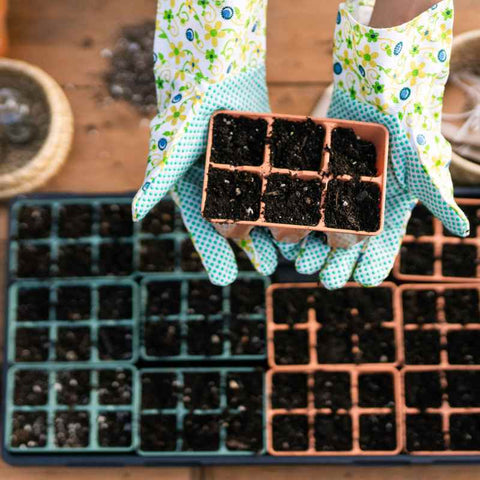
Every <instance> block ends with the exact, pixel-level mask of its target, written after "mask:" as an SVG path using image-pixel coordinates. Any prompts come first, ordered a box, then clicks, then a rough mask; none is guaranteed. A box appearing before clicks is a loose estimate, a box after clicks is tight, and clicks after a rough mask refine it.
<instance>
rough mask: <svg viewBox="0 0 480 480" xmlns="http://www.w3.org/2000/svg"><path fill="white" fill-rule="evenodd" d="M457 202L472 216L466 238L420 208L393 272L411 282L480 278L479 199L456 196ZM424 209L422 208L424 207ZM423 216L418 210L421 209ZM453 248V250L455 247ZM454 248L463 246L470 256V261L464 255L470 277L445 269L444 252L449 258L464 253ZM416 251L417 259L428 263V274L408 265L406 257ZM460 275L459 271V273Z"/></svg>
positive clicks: (457, 280)
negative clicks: (454, 273)
mask: <svg viewBox="0 0 480 480" xmlns="http://www.w3.org/2000/svg"><path fill="white" fill-rule="evenodd" d="M457 203H458V205H459V206H460V207H461V208H463V209H464V210H466V213H467V217H469V218H470V224H471V232H470V236H469V237H467V238H459V237H455V236H452V235H451V234H449V233H448V232H447V231H446V230H445V229H444V227H443V225H442V223H441V222H440V220H438V219H437V218H435V217H433V216H432V215H430V214H428V213H426V210H425V207H422V206H420V207H418V209H416V210H415V211H414V214H413V216H412V219H411V221H410V223H409V228H408V230H407V235H406V236H405V237H404V239H403V245H402V250H401V253H400V255H399V256H398V258H397V261H396V263H395V266H394V268H393V273H394V275H395V277H396V278H398V279H399V280H402V281H410V282H422V281H423V282H424V281H434V282H437V281H438V282H472V281H479V280H480V261H479V259H480V236H479V232H478V227H479V225H480V223H479V220H478V210H480V200H479V199H467V198H465V199H461V198H460V199H457ZM422 209H423V210H422ZM422 211H423V215H422V217H420V216H419V215H418V214H416V212H422ZM452 249H453V250H452ZM455 249H463V250H464V251H465V253H466V252H468V254H469V255H470V256H471V261H470V260H469V259H467V258H465V262H464V265H463V266H464V267H465V268H470V269H471V275H470V276H454V275H452V274H451V273H452V272H451V271H445V265H444V255H445V253H447V254H448V255H449V256H450V257H452V256H453V257H455V256H459V255H461V252H460V251H459V252H458V253H457V252H455ZM415 250H416V255H417V258H420V259H421V261H422V262H426V263H425V265H426V267H427V270H429V271H427V272H426V273H423V274H422V273H420V272H416V271H414V270H413V269H412V267H409V266H407V261H406V259H407V258H408V257H407V256H408V255H409V251H410V255H411V253H412V251H415ZM459 275H460V274H459Z"/></svg>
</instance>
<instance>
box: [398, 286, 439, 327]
mask: <svg viewBox="0 0 480 480" xmlns="http://www.w3.org/2000/svg"><path fill="white" fill-rule="evenodd" d="M402 301H403V321H404V323H405V324H409V323H411V324H420V325H421V324H425V323H436V322H437V292H436V291H435V290H406V291H404V292H402Z"/></svg>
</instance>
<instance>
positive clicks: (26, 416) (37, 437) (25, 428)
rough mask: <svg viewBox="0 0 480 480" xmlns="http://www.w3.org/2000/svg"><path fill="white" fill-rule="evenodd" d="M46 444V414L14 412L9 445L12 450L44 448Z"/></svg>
mask: <svg viewBox="0 0 480 480" xmlns="http://www.w3.org/2000/svg"><path fill="white" fill-rule="evenodd" d="M46 444H47V413H46V412H14V413H13V415H12V433H11V436H10V445H11V446H12V447H14V448H21V449H25V448H36V447H45V445H46Z"/></svg>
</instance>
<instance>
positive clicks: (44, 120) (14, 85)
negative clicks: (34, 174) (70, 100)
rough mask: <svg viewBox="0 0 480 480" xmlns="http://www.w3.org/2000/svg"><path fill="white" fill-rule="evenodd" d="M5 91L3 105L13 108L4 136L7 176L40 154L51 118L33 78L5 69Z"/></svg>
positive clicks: (0, 143)
mask: <svg viewBox="0 0 480 480" xmlns="http://www.w3.org/2000/svg"><path fill="white" fill-rule="evenodd" d="M1 88H2V98H1V100H0V101H1V103H2V104H4V103H5V104H6V103H7V102H8V105H9V107H10V108H8V109H7V111H9V113H8V116H9V119H8V123H7V124H5V125H4V126H3V128H2V132H1V133H0V156H1V159H2V161H1V163H0V175H5V174H9V173H12V172H14V171H16V170H18V169H19V168H22V167H23V166H25V165H26V164H27V163H28V162H29V161H30V160H32V158H33V157H34V156H35V155H36V154H37V153H38V152H39V150H40V149H41V148H42V146H43V144H44V143H45V140H46V138H47V136H48V132H49V130H50V121H51V118H50V107H49V105H48V100H47V97H46V95H45V92H44V89H43V88H42V87H41V86H40V85H38V83H37V82H36V81H35V80H34V79H33V78H32V77H31V76H30V75H25V74H23V73H18V72H13V71H11V72H9V71H7V69H5V68H4V69H2V85H1ZM23 112H27V113H23ZM4 115H6V114H4Z"/></svg>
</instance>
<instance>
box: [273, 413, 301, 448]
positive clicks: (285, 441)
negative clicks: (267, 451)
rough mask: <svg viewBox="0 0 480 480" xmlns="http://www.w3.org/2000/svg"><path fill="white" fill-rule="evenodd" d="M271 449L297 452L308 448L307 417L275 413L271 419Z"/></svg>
mask: <svg viewBox="0 0 480 480" xmlns="http://www.w3.org/2000/svg"><path fill="white" fill-rule="evenodd" d="M272 432H273V449H274V450H276V451H277V452H285V451H292V452H295V451H297V452H299V451H302V450H307V449H308V417H307V416H305V415H275V416H274V417H273V420H272Z"/></svg>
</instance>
